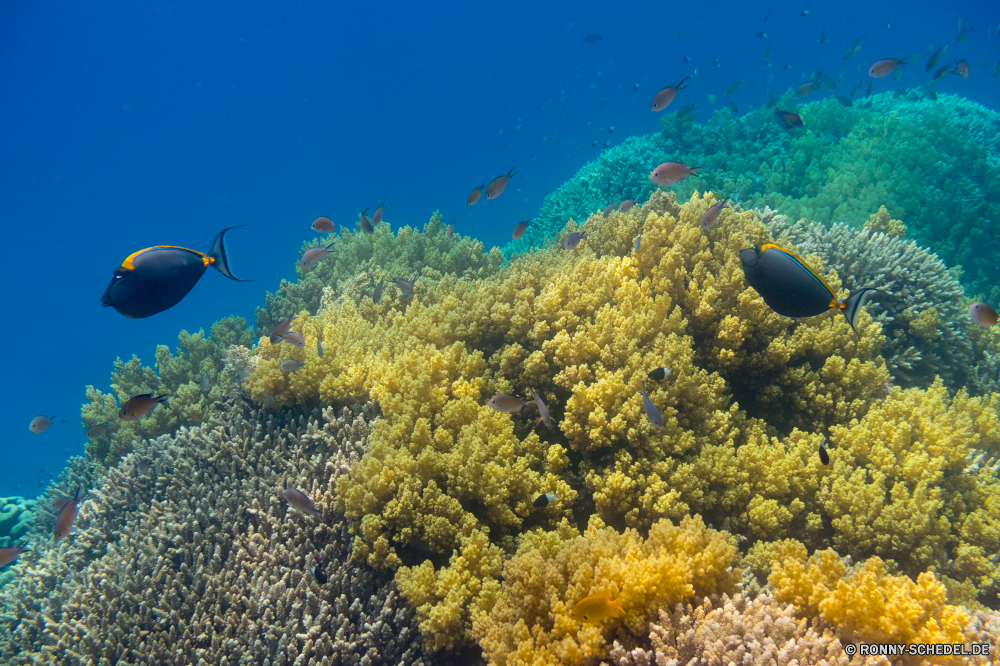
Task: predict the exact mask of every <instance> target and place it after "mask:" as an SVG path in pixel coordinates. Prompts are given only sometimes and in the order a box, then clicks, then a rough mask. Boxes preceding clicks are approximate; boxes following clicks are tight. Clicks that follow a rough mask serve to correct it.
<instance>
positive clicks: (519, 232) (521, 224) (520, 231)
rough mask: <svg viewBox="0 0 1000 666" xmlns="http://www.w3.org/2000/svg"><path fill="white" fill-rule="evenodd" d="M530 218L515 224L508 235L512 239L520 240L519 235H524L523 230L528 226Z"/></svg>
mask: <svg viewBox="0 0 1000 666" xmlns="http://www.w3.org/2000/svg"><path fill="white" fill-rule="evenodd" d="M529 222H531V220H525V221H524V222H518V223H517V226H516V227H514V231H513V232H511V234H510V237H511V238H513V239H514V240H521V236H523V235H524V230H525V229H527V228H528V223H529Z"/></svg>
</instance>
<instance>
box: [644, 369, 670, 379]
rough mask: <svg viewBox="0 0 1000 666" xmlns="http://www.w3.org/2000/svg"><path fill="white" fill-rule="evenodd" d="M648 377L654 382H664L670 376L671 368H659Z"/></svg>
mask: <svg viewBox="0 0 1000 666" xmlns="http://www.w3.org/2000/svg"><path fill="white" fill-rule="evenodd" d="M646 376H647V377H649V378H650V379H652V380H653V381H657V382H662V381H663V380H664V379H666V378H667V377H669V376H670V368H657V369H656V370H652V371H650V373H649V374H648V375H646Z"/></svg>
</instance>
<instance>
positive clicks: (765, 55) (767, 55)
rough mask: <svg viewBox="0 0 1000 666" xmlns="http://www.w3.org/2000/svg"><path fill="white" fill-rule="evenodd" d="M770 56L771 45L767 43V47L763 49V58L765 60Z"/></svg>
mask: <svg viewBox="0 0 1000 666" xmlns="http://www.w3.org/2000/svg"><path fill="white" fill-rule="evenodd" d="M770 57H771V45H770V44H768V45H767V48H766V49H764V60H767V59H768V58H770Z"/></svg>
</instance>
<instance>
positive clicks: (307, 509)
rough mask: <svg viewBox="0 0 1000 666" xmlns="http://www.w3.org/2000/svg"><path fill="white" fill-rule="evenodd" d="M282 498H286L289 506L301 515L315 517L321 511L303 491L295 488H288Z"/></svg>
mask: <svg viewBox="0 0 1000 666" xmlns="http://www.w3.org/2000/svg"><path fill="white" fill-rule="evenodd" d="M281 496H282V497H284V498H285V501H286V502H288V504H289V506H291V507H292V508H293V509H295V510H296V511H298V512H299V513H304V514H306V515H307V516H315V515H316V514H317V513H319V511H317V510H316V507H315V506H313V503H312V500H311V499H309V496H308V495H306V494H305V493H304V492H302V491H301V490H297V489H295V488H286V489H285V491H284V492H283V493H281Z"/></svg>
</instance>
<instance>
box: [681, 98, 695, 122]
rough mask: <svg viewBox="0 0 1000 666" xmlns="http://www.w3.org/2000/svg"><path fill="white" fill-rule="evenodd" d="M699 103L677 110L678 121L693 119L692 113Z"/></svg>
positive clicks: (692, 103)
mask: <svg viewBox="0 0 1000 666" xmlns="http://www.w3.org/2000/svg"><path fill="white" fill-rule="evenodd" d="M695 104H697V102H691V103H690V104H688V105H687V106H682V107H681V108H680V109H678V110H677V120H685V119H687V118H690V117H691V112H692V111H694V110H695Z"/></svg>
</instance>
